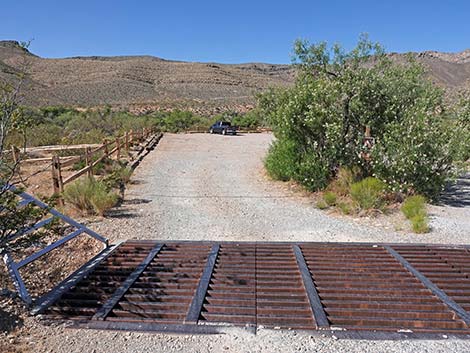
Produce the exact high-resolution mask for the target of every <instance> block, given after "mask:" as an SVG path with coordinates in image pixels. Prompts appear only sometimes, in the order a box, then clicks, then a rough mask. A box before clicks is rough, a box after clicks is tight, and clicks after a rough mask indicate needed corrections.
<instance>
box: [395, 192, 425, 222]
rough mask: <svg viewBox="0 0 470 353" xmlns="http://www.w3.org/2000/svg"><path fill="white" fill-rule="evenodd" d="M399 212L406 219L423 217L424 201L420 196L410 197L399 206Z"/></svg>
mask: <svg viewBox="0 0 470 353" xmlns="http://www.w3.org/2000/svg"><path fill="white" fill-rule="evenodd" d="M401 211H402V212H403V214H404V215H405V217H406V218H408V219H411V218H413V217H415V216H417V215H425V214H426V199H425V198H424V197H423V196H421V195H415V196H410V197H408V198H407V199H406V200H405V202H404V203H403V205H402V206H401Z"/></svg>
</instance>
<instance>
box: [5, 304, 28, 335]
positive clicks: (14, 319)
mask: <svg viewBox="0 0 470 353" xmlns="http://www.w3.org/2000/svg"><path fill="white" fill-rule="evenodd" d="M21 326H23V319H22V318H21V317H20V316H18V315H17V314H15V313H11V312H8V311H5V310H4V309H2V308H0V332H11V331H13V330H15V329H17V328H19V327H21Z"/></svg>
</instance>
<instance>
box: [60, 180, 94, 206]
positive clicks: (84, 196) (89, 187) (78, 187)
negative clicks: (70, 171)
mask: <svg viewBox="0 0 470 353" xmlns="http://www.w3.org/2000/svg"><path fill="white" fill-rule="evenodd" d="M95 183H96V182H95V181H94V180H92V179H88V178H87V179H81V180H77V181H75V182H73V183H71V184H70V185H67V186H66V187H65V190H64V195H63V196H64V200H65V202H67V203H68V204H70V205H72V206H73V207H74V208H75V209H77V210H79V211H81V212H83V213H85V214H93V213H94V208H93V204H92V203H91V198H92V197H93V192H94V188H95V187H94V186H95Z"/></svg>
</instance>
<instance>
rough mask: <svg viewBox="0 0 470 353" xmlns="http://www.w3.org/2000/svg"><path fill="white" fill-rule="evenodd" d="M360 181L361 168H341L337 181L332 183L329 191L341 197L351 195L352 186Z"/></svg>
mask: <svg viewBox="0 0 470 353" xmlns="http://www.w3.org/2000/svg"><path fill="white" fill-rule="evenodd" d="M359 180H360V170H359V168H357V167H356V168H354V167H353V168H346V167H341V168H339V170H338V174H337V175H336V179H335V180H333V181H332V182H331V184H330V185H329V186H328V189H330V190H331V191H333V192H335V193H336V194H338V195H341V196H347V195H349V192H350V190H351V185H352V184H354V183H356V182H358V181H359Z"/></svg>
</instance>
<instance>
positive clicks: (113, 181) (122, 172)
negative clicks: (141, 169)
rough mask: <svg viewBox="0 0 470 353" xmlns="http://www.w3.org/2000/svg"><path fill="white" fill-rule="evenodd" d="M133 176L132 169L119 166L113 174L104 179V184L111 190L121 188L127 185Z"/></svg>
mask: <svg viewBox="0 0 470 353" xmlns="http://www.w3.org/2000/svg"><path fill="white" fill-rule="evenodd" d="M131 176H132V169H131V168H129V167H123V166H118V167H117V168H115V169H114V170H113V171H112V172H111V174H109V175H108V176H107V177H106V178H104V179H103V183H105V185H106V186H107V187H108V188H109V189H112V188H121V187H123V186H124V185H125V184H127V183H128V182H129V181H130V179H131Z"/></svg>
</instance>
